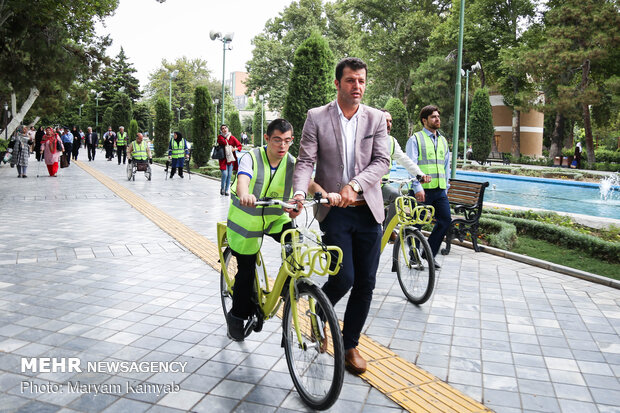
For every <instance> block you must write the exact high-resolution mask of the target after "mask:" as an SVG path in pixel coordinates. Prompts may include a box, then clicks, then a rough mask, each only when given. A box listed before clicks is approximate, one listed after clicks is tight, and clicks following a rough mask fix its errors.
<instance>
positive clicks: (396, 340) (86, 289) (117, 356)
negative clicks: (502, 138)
mask: <svg viewBox="0 0 620 413" xmlns="http://www.w3.org/2000/svg"><path fill="white" fill-rule="evenodd" d="M88 165H89V166H92V167H95V168H96V169H99V170H101V171H103V172H104V173H106V174H107V175H108V176H111V177H112V178H113V179H118V180H117V182H118V183H119V184H120V185H123V186H125V187H126V188H129V189H130V190H133V191H136V192H137V193H139V194H140V196H142V197H144V198H145V199H147V200H148V201H149V202H151V203H153V205H155V206H156V207H158V208H160V209H162V210H165V211H170V210H183V211H187V213H184V214H181V215H179V216H178V217H177V218H178V219H180V220H181V221H182V222H183V223H184V224H186V225H188V226H190V227H191V228H193V229H194V230H196V231H198V232H199V233H201V234H203V235H204V236H206V237H207V238H208V239H210V240H211V241H215V237H214V231H213V230H212V228H214V226H215V222H217V221H220V220H223V219H224V218H225V216H226V210H227V206H228V202H229V200H228V198H224V197H221V198H218V197H217V196H216V197H213V196H212V195H213V194H214V193H215V194H216V193H217V190H218V189H219V182H217V181H212V180H207V179H203V178H199V177H196V178H195V179H193V180H192V181H189V180H184V181H181V180H167V181H161V182H160V181H151V182H147V181H145V180H144V181H138V180H136V181H135V182H128V181H126V179H124V177H123V175H124V174H123V173H122V172H123V171H122V170H119V168H118V166H117V165H116V164H115V163H114V162H111V163H108V162H105V161H101V160H97V161H95V162H94V163H89V164H88ZM121 168H122V167H121ZM155 168H157V169H159V167H155ZM7 171H8V169H7V168H0V181H2V185H4V187H7V189H9V191H7V192H5V193H3V195H0V211H3V210H5V211H6V210H12V211H18V212H17V215H16V216H15V217H14V219H16V220H22V221H23V222H31V221H32V214H31V213H30V212H29V213H28V214H26V213H25V212H21V211H26V210H27V208H25V206H26V205H28V207H30V208H31V207H32V206H33V205H34V206H35V207H36V206H37V205H43V203H44V202H45V205H46V208H50V207H53V208H56V209H57V210H58V211H59V213H61V214H65V213H69V212H71V213H72V215H71V216H72V219H75V222H74V223H72V225H75V227H77V228H80V232H79V233H78V234H77V236H76V233H75V231H71V230H69V225H68V224H67V225H66V226H65V227H66V228H65V227H63V228H61V229H60V230H59V231H58V233H57V234H55V237H54V239H53V240H52V239H51V238H49V239H46V238H45V236H43V237H42V236H40V235H38V236H31V235H30V234H27V233H25V234H23V236H21V237H16V238H15V239H12V240H11V241H12V242H11V243H10V244H6V243H3V242H2V241H0V250H2V252H1V253H0V311H1V312H0V314H1V315H0V321H1V322H0V351H4V352H5V354H4V355H3V357H2V358H0V392H2V393H1V394H0V398H1V399H2V407H3V408H8V409H9V411H17V410H18V409H19V408H20V407H23V406H27V405H30V404H31V403H32V404H31V405H30V406H33V407H37V408H39V409H44V408H45V409H47V408H48V406H52V407H53V408H54V409H61V410H60V411H101V410H103V411H112V412H113V411H151V412H164V411H167V412H173V411H185V409H192V410H193V411H209V412H211V411H226V412H228V411H232V410H235V409H237V410H238V411H250V410H251V411H308V409H307V408H306V407H305V406H304V405H303V404H302V402H301V401H300V399H299V397H298V395H297V393H296V392H295V391H294V390H293V385H292V382H291V379H290V376H289V374H288V370H287V368H286V362H285V359H284V355H283V350H282V348H280V345H279V344H280V343H279V340H280V334H281V333H280V330H279V329H280V327H279V323H278V322H277V321H276V320H274V321H270V322H268V323H266V325H265V329H264V331H263V332H262V333H259V334H253V335H251V336H250V337H249V338H248V340H247V341H246V342H245V343H243V344H238V343H231V342H230V340H229V339H228V338H227V337H226V335H225V334H226V333H225V326H224V317H223V315H222V311H221V307H220V299H219V292H218V288H219V275H218V274H217V273H216V272H215V271H213V270H212V269H211V268H209V267H207V266H206V265H205V264H204V263H203V262H201V261H200V260H198V259H197V258H196V257H194V256H193V255H192V254H190V253H189V252H188V251H187V250H186V249H185V248H184V247H182V246H181V245H180V244H179V243H178V242H177V241H176V240H172V239H171V238H170V237H169V236H168V235H167V234H165V233H164V232H163V231H161V230H160V229H159V228H158V227H157V226H155V224H153V223H152V222H150V221H149V220H148V219H146V218H145V217H144V216H142V215H141V214H140V213H139V212H138V211H137V210H135V209H133V208H131V207H130V206H129V205H127V204H126V203H125V202H124V201H123V200H122V199H120V198H119V197H117V196H116V195H115V194H113V193H112V192H110V191H109V190H107V188H105V187H103V186H102V185H101V184H99V183H98V181H96V180H95V179H94V178H92V177H91V176H90V175H87V174H86V173H84V172H83V171H82V170H81V169H80V168H79V167H72V168H68V169H67V170H64V171H63V175H64V176H63V177H61V178H60V179H59V180H57V181H56V182H57V184H56V185H57V186H56V187H52V186H39V187H38V189H37V195H35V192H34V188H35V184H36V182H37V181H35V180H32V181H31V182H28V183H27V184H26V185H25V186H15V184H13V181H14V179H13V180H9V179H8V177H7V175H6V174H7ZM119 171H120V172H119ZM159 172H160V173H161V170H159ZM9 177H10V176H9ZM117 177H118V178H117ZM68 178H71V179H68ZM28 185H30V186H28ZM60 188H62V189H60ZM69 188H70V189H69ZM59 189H60V191H59ZM68 192H70V193H71V194H70V195H64V194H66V193H68ZM7 193H10V194H12V195H9V196H7V195H6V194H7ZM188 202H191V203H192V206H193V208H192V210H191V211H188V210H187V203H188ZM93 210H96V211H99V212H97V213H96V214H91V213H90V212H91V211H93ZM106 211H116V212H117V211H123V213H122V214H118V213H115V214H114V215H113V216H112V215H109V214H108V213H107V212H106ZM0 214H1V212H0ZM111 222H113V223H114V225H110V223H111ZM135 225H140V227H141V228H142V231H141V233H140V234H126V233H123V234H119V233H118V231H115V228H125V227H132V226H135ZM28 228H30V227H28ZM50 242H54V244H53V245H54V248H53V249H50V248H49V245H50ZM388 249H389V248H388ZM390 254H391V251H386V253H385V254H383V256H382V257H381V261H380V273H379V274H378V280H377V288H376V289H375V297H374V300H373V303H372V307H371V312H370V315H369V318H368V320H367V324H366V326H365V332H366V333H367V334H369V335H370V336H371V337H372V338H374V339H376V340H378V341H380V342H381V343H383V344H385V345H387V346H390V347H391V348H392V349H393V350H394V351H396V352H397V353H398V354H399V355H400V356H401V357H403V358H405V359H406V360H409V361H412V362H415V363H417V364H418V366H420V367H421V368H424V369H426V370H427V371H429V372H431V373H433V374H435V375H436V376H437V377H438V378H440V379H444V380H447V382H448V383H450V384H453V385H454V386H455V387H457V388H458V389H460V390H462V391H463V392H465V393H466V394H468V395H470V397H473V398H474V399H476V400H480V401H484V402H485V403H486V404H487V406H488V407H489V408H492V409H494V410H496V411H497V412H502V413H503V412H506V413H510V412H513V411H515V412H516V411H519V412H521V411H523V412H528V411H560V409H562V411H563V412H565V411H579V412H581V411H584V412H589V411H601V412H611V411H616V410H614V409H615V408H616V407H617V406H618V405H620V403H619V400H618V398H619V396H618V394H620V382H619V381H618V377H620V344H618V343H620V334H619V333H620V316H619V314H620V294H619V292H618V291H617V290H613V289H610V288H607V287H604V286H600V285H593V284H590V283H588V282H585V281H583V280H577V279H572V278H570V277H566V276H564V275H561V274H557V273H554V272H552V271H548V270H542V269H539V268H535V267H530V266H528V265H526V264H522V263H517V262H512V261H509V260H505V259H503V258H499V257H495V256H490V255H488V254H483V253H479V254H476V253H472V252H471V251H470V250H466V249H463V248H461V247H454V248H453V249H452V251H451V253H450V255H448V256H445V257H444V256H441V257H439V260H440V261H441V263H442V264H443V268H442V269H441V271H439V272H438V274H437V285H436V289H435V292H434V294H433V296H432V297H431V299H430V300H429V301H428V302H427V303H425V304H424V305H422V306H419V307H416V306H412V305H411V304H409V303H408V302H407V301H406V300H405V299H404V297H403V295H402V292H401V290H400V287H399V285H398V282H397V281H396V278H395V275H394V274H393V273H391V272H390V265H389V264H390ZM265 259H266V262H267V266H268V268H274V269H275V268H277V265H278V262H279V249H278V246H277V244H276V243H274V242H268V243H265ZM316 281H317V282H318V283H319V284H321V283H323V282H324V281H325V280H324V279H321V278H318V279H317V280H316ZM346 297H348V296H346ZM346 297H345V299H343V301H342V302H341V303H339V304H338V305H337V306H336V312H337V314H339V316H340V317H342V315H343V313H344V303H346ZM22 354H24V355H26V354H42V355H46V356H58V357H71V356H78V357H82V358H83V359H84V360H93V361H101V360H106V361H107V360H125V361H149V360H184V361H187V362H188V365H187V366H188V370H187V371H186V372H185V373H182V374H178V375H174V374H166V373H159V374H154V373H136V372H133V373H130V372H127V373H118V374H116V375H109V374H99V375H96V374H95V375H84V374H81V373H79V374H73V373H71V374H67V373H41V374H37V375H36V379H37V380H53V381H58V382H64V381H67V380H77V379H80V380H83V381H90V382H96V381H98V380H104V381H105V382H106V383H118V384H124V383H127V382H130V383H133V384H137V383H142V382H165V381H167V380H174V381H175V382H178V383H180V386H181V389H182V391H183V392H184V393H183V394H185V395H191V397H189V398H187V399H186V400H185V399H184V400H182V399H183V398H182V397H178V395H177V397H170V396H172V395H173V394H168V395H164V394H160V395H159V396H157V395H154V394H126V395H125V396H124V397H121V398H119V397H118V395H99V396H97V397H96V398H95V397H89V395H80V394H73V395H63V397H60V396H59V395H49V394H46V395H41V396H40V397H37V398H32V397H31V398H28V397H23V395H21V394H17V393H15V391H16V390H17V388H18V387H17V385H18V384H19V383H20V382H21V381H22V380H23V379H22V378H29V377H34V374H32V373H30V374H28V373H26V374H24V375H22V374H21V373H20V372H19V368H18V367H17V366H19V359H20V357H21V356H22ZM226 383H233V384H235V385H237V386H239V385H241V386H243V387H244V388H246V387H247V392H243V393H244V396H243V397H241V396H237V395H235V396H232V397H231V395H230V394H229V393H227V391H228V390H227V389H228V387H227V386H230V385H228V384H226ZM237 383H238V384H237ZM185 392H186V393H185ZM224 394H225V395H228V397H226V396H224ZM103 396H105V397H103ZM588 396H589V397H590V398H589V399H588ZM194 399H195V400H194ZM192 401H193V403H194V404H193V405H192V406H189V407H186V405H188V404H190V403H191V402H192ZM28 408H29V409H30V408H31V407H28ZM179 408H180V409H179ZM345 409H346V410H350V411H352V412H354V411H355V412H357V411H364V412H375V411H376V412H386V411H390V412H391V411H401V409H400V408H399V407H398V406H397V405H395V404H394V402H392V401H391V400H389V399H388V398H386V397H385V396H384V395H382V394H380V393H379V392H378V391H377V390H375V389H370V388H369V387H368V386H367V385H366V384H365V383H364V382H363V381H361V380H360V379H359V378H356V377H354V376H352V375H350V374H346V375H345V385H344V387H343V390H342V394H341V398H340V401H339V402H338V403H337V404H336V406H334V407H333V408H332V409H331V411H342V410H345ZM544 409H550V410H544Z"/></svg>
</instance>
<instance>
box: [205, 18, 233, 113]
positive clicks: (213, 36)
mask: <svg viewBox="0 0 620 413" xmlns="http://www.w3.org/2000/svg"><path fill="white" fill-rule="evenodd" d="M234 36H235V34H234V33H232V32H231V33H226V34H225V35H222V32H216V31H214V30H211V31H210V32H209V37H210V38H211V40H216V39H220V41H221V42H222V123H224V102H225V99H224V79H225V78H226V49H228V50H232V48H229V47H227V45H228V43H230V42H232V39H233V37H234Z"/></svg>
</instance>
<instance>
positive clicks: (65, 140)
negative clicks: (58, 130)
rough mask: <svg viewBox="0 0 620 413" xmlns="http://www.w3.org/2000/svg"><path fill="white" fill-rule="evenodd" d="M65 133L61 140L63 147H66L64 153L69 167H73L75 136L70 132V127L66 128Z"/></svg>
mask: <svg viewBox="0 0 620 413" xmlns="http://www.w3.org/2000/svg"><path fill="white" fill-rule="evenodd" d="M63 130H64V132H63V134H62V136H61V137H60V139H61V140H62V145H63V147H64V151H63V152H64V153H65V154H66V155H67V165H71V152H72V150H73V134H72V133H71V132H69V127H67V126H65V127H64V128H63Z"/></svg>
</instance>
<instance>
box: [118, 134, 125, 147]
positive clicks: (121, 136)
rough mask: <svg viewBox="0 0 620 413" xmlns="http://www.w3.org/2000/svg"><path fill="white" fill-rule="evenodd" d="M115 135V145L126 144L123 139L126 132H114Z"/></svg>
mask: <svg viewBox="0 0 620 413" xmlns="http://www.w3.org/2000/svg"><path fill="white" fill-rule="evenodd" d="M116 136H117V138H116V146H125V145H126V144H127V141H126V140H125V138H127V132H124V133H120V132H119V133H117V134H116Z"/></svg>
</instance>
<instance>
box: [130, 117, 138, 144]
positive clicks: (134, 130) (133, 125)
mask: <svg viewBox="0 0 620 413" xmlns="http://www.w3.org/2000/svg"><path fill="white" fill-rule="evenodd" d="M136 136H138V122H137V121H136V120H135V119H132V120H131V122H129V130H128V131H127V137H128V138H129V142H133V141H135V140H136Z"/></svg>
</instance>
